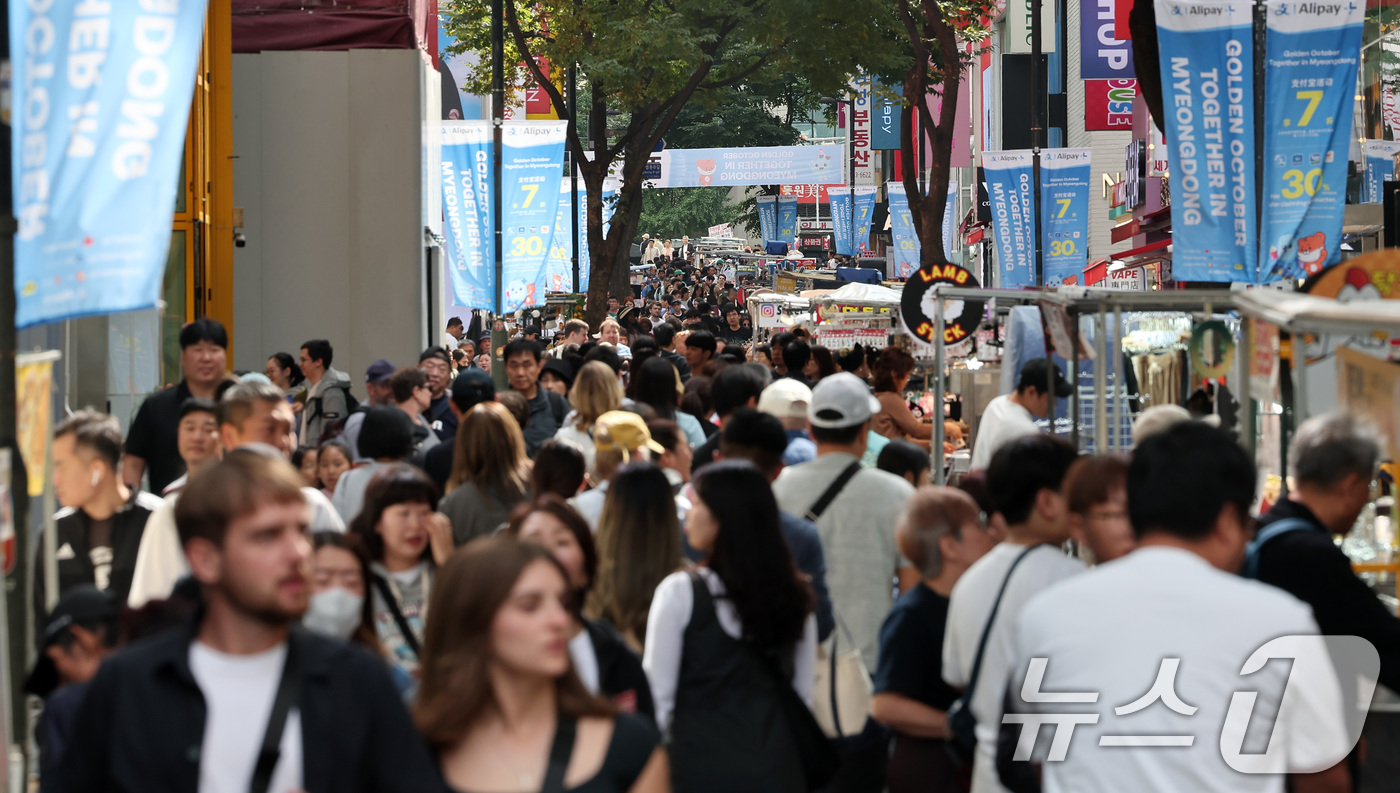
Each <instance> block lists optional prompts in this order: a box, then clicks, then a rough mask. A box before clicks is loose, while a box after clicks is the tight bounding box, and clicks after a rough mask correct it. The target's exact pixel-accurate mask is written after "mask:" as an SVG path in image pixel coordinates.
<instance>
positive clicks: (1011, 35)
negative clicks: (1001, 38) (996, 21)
mask: <svg viewBox="0 0 1400 793" xmlns="http://www.w3.org/2000/svg"><path fill="white" fill-rule="evenodd" d="M1058 5H1059V4H1058V3H1041V4H1040V51H1041V52H1054V51H1055V42H1056V39H1058V38H1059V37H1058V36H1056V35H1055V8H1056V7H1058ZM1032 8H1033V6H1032V3H1031V0H1007V2H1006V51H1007V52H1014V53H1022V54H1026V53H1029V52H1030V51H1031V25H1032V22H1031V20H1033V19H1035V14H1033V13H1032Z"/></svg>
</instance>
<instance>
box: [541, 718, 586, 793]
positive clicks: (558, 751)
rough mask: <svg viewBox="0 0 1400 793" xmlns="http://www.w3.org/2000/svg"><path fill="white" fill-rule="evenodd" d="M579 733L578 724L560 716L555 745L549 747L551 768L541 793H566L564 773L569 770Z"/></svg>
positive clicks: (548, 769)
mask: <svg viewBox="0 0 1400 793" xmlns="http://www.w3.org/2000/svg"><path fill="white" fill-rule="evenodd" d="M577 732H578V723H577V722H575V721H574V720H573V719H571V718H568V717H566V716H562V715H561V716H559V719H558V721H556V722H555V724H554V744H553V745H552V746H550V747H549V767H548V768H547V769H546V770H545V773H544V785H543V786H542V787H541V788H540V793H564V772H565V771H568V770H569V758H570V757H572V756H573V753H574V736H575V735H576V734H577Z"/></svg>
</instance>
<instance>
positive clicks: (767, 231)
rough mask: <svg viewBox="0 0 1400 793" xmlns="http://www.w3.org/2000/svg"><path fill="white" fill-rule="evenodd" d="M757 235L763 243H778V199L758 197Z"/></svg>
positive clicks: (773, 196) (764, 196)
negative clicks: (761, 238)
mask: <svg viewBox="0 0 1400 793" xmlns="http://www.w3.org/2000/svg"><path fill="white" fill-rule="evenodd" d="M758 234H759V236H761V237H763V241H764V242H777V241H778V197H777V196H775V195H761V196H759V197H758Z"/></svg>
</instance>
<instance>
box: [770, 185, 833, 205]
mask: <svg viewBox="0 0 1400 793" xmlns="http://www.w3.org/2000/svg"><path fill="white" fill-rule="evenodd" d="M844 186H845V185H840V184H823V185H815V184H785V185H783V186H782V187H781V188H780V192H781V194H782V195H791V196H797V203H799V204H812V203H821V204H829V203H831V196H829V195H827V189H828V188H831V187H844Z"/></svg>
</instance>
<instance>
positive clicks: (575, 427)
mask: <svg viewBox="0 0 1400 793" xmlns="http://www.w3.org/2000/svg"><path fill="white" fill-rule="evenodd" d="M569 404H570V405H572V406H573V408H574V412H573V413H572V414H570V416H569V417H568V418H566V419H565V421H564V426H563V427H561V428H560V429H559V431H558V432H556V433H554V437H555V439H557V440H559V441H562V442H564V443H567V444H569V445H570V446H573V447H574V448H576V449H578V450H579V451H581V452H583V461H584V465H585V469H584V470H586V471H588V472H589V473H590V474H591V473H593V463H594V459H595V457H596V456H597V452H596V447H595V446H594V444H593V422H595V421H597V420H598V417H599V416H601V415H603V414H604V413H607V412H608V411H610V410H617V409H619V408H621V407H622V384H621V383H619V382H618V381H617V375H615V374H613V370H612V369H610V368H608V365H607V364H605V363H603V362H602V361H589V362H588V363H586V364H584V365H583V368H582V369H580V370H579V372H578V376H577V377H575V378H574V388H573V390H572V391H570V392H569Z"/></svg>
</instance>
